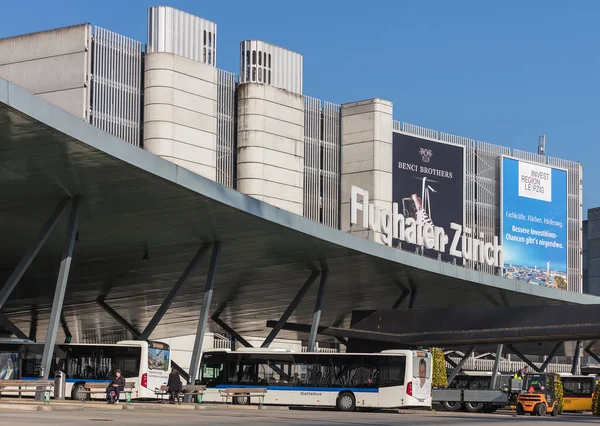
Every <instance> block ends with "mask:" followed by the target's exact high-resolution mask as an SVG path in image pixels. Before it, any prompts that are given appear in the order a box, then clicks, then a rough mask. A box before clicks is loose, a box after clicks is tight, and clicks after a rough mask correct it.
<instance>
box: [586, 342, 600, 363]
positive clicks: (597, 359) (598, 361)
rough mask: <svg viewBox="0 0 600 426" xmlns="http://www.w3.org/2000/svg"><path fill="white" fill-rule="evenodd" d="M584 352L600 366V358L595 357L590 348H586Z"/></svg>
mask: <svg viewBox="0 0 600 426" xmlns="http://www.w3.org/2000/svg"><path fill="white" fill-rule="evenodd" d="M585 352H586V353H587V354H588V355H589V356H591V357H592V358H594V359H595V360H596V362H597V363H599V364H600V357H599V356H598V355H596V354H595V353H594V352H593V351H592V349H591V347H590V346H588V347H587V348H585Z"/></svg>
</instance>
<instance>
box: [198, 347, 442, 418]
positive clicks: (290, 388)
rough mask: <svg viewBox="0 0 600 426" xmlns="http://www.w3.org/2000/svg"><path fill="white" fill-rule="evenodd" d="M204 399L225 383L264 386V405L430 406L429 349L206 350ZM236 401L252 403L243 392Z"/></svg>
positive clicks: (202, 369) (342, 407)
mask: <svg viewBox="0 0 600 426" xmlns="http://www.w3.org/2000/svg"><path fill="white" fill-rule="evenodd" d="M200 374H201V378H200V382H201V384H203V385H206V387H207V388H206V393H205V395H204V401H205V402H222V398H221V396H220V392H222V391H223V390H224V389H227V388H266V389H267V393H266V395H265V399H264V404H274V405H287V406H294V405H297V406H324V407H327V406H329V407H337V408H338V409H339V410H341V411H354V410H356V409H357V408H403V407H431V396H432V392H431V374H432V356H431V353H430V352H429V351H410V350H389V351H384V352H379V353H310V352H292V351H289V350H285V349H264V348H244V349H240V350H237V351H230V350H227V349H219V350H207V351H205V352H204V354H203V356H202V362H201V365H200ZM233 403H234V404H249V403H250V401H249V400H248V398H246V397H243V396H240V397H236V398H234V400H233Z"/></svg>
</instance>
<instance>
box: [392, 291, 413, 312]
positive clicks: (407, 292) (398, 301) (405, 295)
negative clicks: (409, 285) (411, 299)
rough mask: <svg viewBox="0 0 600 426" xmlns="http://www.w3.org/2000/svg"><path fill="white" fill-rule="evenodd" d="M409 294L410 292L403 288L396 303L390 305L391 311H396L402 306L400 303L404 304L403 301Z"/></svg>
mask: <svg viewBox="0 0 600 426" xmlns="http://www.w3.org/2000/svg"><path fill="white" fill-rule="evenodd" d="M409 294H410V291H408V290H406V289H405V288H403V289H402V294H401V295H400V297H399V298H398V299H397V300H396V302H395V303H394V304H393V305H392V309H398V307H399V306H400V305H401V304H402V302H404V300H405V299H406V298H407V297H408V295H409Z"/></svg>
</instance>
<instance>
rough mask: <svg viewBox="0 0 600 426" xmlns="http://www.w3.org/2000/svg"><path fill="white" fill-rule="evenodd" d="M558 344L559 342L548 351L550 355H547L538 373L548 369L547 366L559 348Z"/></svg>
mask: <svg viewBox="0 0 600 426" xmlns="http://www.w3.org/2000/svg"><path fill="white" fill-rule="evenodd" d="M560 344H561V342H558V343H557V344H556V345H555V346H554V347H553V348H552V350H551V351H550V353H549V354H548V357H547V358H546V360H545V361H544V363H543V364H542V365H541V367H540V372H544V371H546V368H548V364H550V363H551V362H552V360H553V359H554V355H555V354H556V351H557V350H558V348H560Z"/></svg>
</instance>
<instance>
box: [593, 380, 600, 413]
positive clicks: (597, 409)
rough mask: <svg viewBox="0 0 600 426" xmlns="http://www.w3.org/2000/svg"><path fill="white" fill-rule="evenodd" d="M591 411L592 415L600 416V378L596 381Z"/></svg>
mask: <svg viewBox="0 0 600 426" xmlns="http://www.w3.org/2000/svg"><path fill="white" fill-rule="evenodd" d="M592 413H593V414H594V416H600V380H599V381H597V382H596V390H595V391H594V399H593V400H592Z"/></svg>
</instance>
